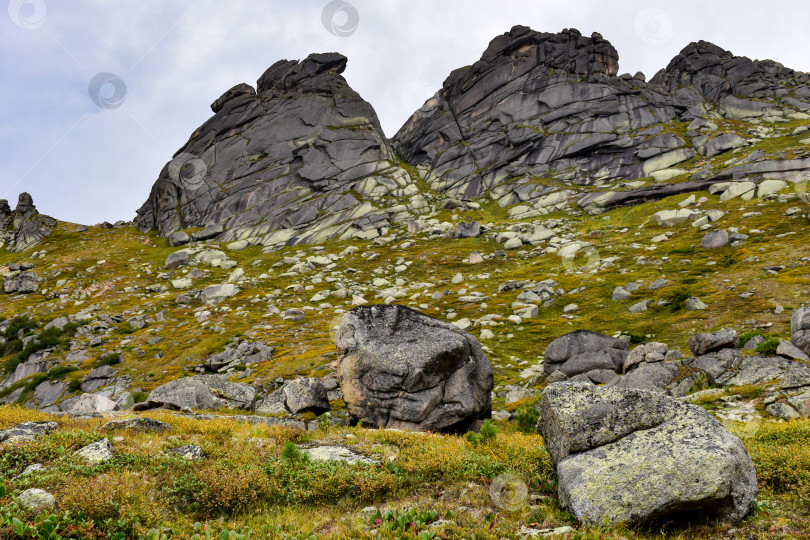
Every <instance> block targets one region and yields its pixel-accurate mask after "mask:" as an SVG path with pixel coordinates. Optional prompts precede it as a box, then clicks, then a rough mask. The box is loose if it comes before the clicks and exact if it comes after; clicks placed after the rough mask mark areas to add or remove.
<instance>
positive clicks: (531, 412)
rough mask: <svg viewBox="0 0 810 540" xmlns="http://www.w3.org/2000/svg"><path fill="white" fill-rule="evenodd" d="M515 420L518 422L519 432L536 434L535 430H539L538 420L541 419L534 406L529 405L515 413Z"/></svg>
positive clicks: (523, 406)
mask: <svg viewBox="0 0 810 540" xmlns="http://www.w3.org/2000/svg"><path fill="white" fill-rule="evenodd" d="M515 419H516V420H517V425H518V431H520V432H522V433H534V432H535V429H537V420H539V419H540V413H539V412H538V411H537V409H535V408H534V406H533V405H529V404H528V403H527V404H525V405H522V406H521V407H520V408H518V410H517V411H516V412H515Z"/></svg>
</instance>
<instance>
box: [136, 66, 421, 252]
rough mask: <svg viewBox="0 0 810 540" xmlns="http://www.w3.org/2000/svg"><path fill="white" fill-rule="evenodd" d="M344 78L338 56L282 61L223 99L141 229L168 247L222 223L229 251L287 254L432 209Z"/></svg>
mask: <svg viewBox="0 0 810 540" xmlns="http://www.w3.org/2000/svg"><path fill="white" fill-rule="evenodd" d="M345 67H346V58H345V57H344V56H341V55H339V54H337V53H328V54H313V55H310V56H309V57H307V58H306V59H305V60H303V61H301V62H297V61H293V60H281V61H279V62H276V63H275V64H273V65H272V66H271V67H270V68H269V69H268V70H267V71H266V72H265V73H264V74H263V75H262V76H261V78H259V81H258V85H257V91H254V90H253V88H252V87H250V86H248V85H246V84H240V85H237V86H235V87H233V88H232V89H230V90H228V91H227V92H225V94H223V95H222V97H220V98H219V99H217V100H216V101H215V102H214V103H213V104H212V106H211V108H212V110H213V111H214V112H215V115H214V116H213V117H212V118H211V119H209V120H208V121H207V122H206V123H205V124H203V125H202V126H201V127H200V128H199V129H197V131H195V132H194V134H193V135H192V136H191V139H190V140H189V141H188V143H186V145H185V146H184V147H183V148H181V149H180V151H179V152H178V153H177V154H176V155H175V159H174V160H173V161H172V162H170V163H168V164H167V165H166V166H165V167H164V168H163V170H162V171H161V173H160V177H159V178H158V181H157V182H156V183H155V185H154V186H153V188H152V192H151V194H150V196H149V199H148V200H147V201H146V203H144V205H143V206H142V207H141V208H140V210H138V215H137V218H136V220H135V224H136V226H137V227H139V228H140V229H142V230H148V229H152V228H157V229H158V230H159V231H160V232H161V234H162V235H163V236H167V235H168V234H170V233H172V232H174V231H176V230H178V229H181V228H186V227H197V226H206V225H211V224H222V225H224V228H225V233H224V234H223V235H220V239H223V240H229V239H237V238H239V239H251V240H252V243H254V244H255V243H260V242H262V241H263V240H264V241H265V242H264V243H265V244H266V245H269V244H273V243H276V244H277V243H281V244H283V243H290V244H292V243H297V242H305V241H310V242H317V241H319V240H320V239H325V238H331V237H339V236H343V237H350V236H352V235H353V234H357V233H360V232H362V231H369V230H371V229H378V228H382V227H385V226H388V225H389V224H390V221H391V220H405V219H409V218H411V217H412V215H413V214H412V212H417V213H418V211H419V210H420V209H421V208H423V207H425V206H426V203H425V201H424V199H423V198H422V196H421V195H419V194H418V190H417V189H416V186H415V185H412V182H411V178H410V177H409V176H408V174H407V173H406V172H405V171H404V170H403V169H402V168H400V167H399V166H398V165H397V160H396V158H395V156H394V155H393V153H392V151H391V149H390V147H389V145H388V143H387V142H386V140H385V137H384V135H383V133H382V129H381V128H380V124H379V120H378V119H377V116H376V114H375V112H374V109H373V108H372V107H371V105H369V104H368V103H367V102H365V101H364V100H363V99H362V98H361V97H360V96H359V95H358V94H357V93H356V92H354V91H353V90H352V89H351V88H350V87H349V85H348V84H347V83H346V81H345V79H344V78H343V77H342V76H341V75H340V74H341V73H342V72H343V70H344V69H345ZM394 197H396V200H394ZM387 199H388V200H387ZM280 229H284V231H283V232H281V233H278V234H277V235H275V236H272V238H268V236H270V235H269V233H272V232H274V231H279V230H280Z"/></svg>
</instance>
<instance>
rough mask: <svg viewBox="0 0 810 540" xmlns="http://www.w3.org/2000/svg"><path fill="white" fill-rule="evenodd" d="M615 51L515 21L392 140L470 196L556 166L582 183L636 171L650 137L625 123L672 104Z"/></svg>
mask: <svg viewBox="0 0 810 540" xmlns="http://www.w3.org/2000/svg"><path fill="white" fill-rule="evenodd" d="M618 59H619V56H618V53H617V52H616V49H614V48H613V46H612V45H611V44H610V43H609V42H607V41H605V40H604V39H603V38H602V37H601V36H600V35H599V34H596V33H595V34H593V35H592V36H591V37H584V36H582V35H581V34H580V33H579V32H578V31H576V30H564V31H563V32H561V33H559V34H548V33H540V32H535V31H533V30H531V29H529V28H526V27H524V26H516V27H514V28H512V30H510V31H509V32H508V33H507V34H504V35H502V36H499V37H497V38H495V39H494V40H492V42H490V44H489V47H488V48H487V50H486V51H485V52H484V54H483V55H482V57H481V59H480V60H479V61H478V62H476V63H475V64H473V65H472V66H469V67H466V68H461V69H457V70H456V71H454V72H453V73H451V74H450V76H449V77H448V78H447V80H445V82H444V85H443V86H442V89H441V90H439V92H437V94H436V95H435V96H434V97H433V98H431V99H430V100H428V101H427V102H426V103H425V105H424V106H423V107H422V108H421V109H420V110H418V111H417V112H416V113H414V115H413V116H412V117H411V118H410V120H408V122H407V123H406V124H405V125H404V126H403V127H402V129H400V131H399V132H398V133H397V134H396V135H395V136H394V138H393V143H394V148H395V149H396V150H397V152H398V153H399V154H400V155H401V156H402V157H403V158H404V159H405V160H406V161H407V162H408V163H410V164H412V165H421V166H423V167H424V168H425V170H426V171H427V174H428V181H429V182H430V184H431V186H432V187H434V188H435V189H437V190H439V191H442V192H447V193H448V194H450V195H452V196H458V197H461V198H467V199H470V198H474V197H477V196H479V195H481V194H482V193H484V192H486V191H488V190H492V189H493V188H497V186H499V185H501V184H503V183H504V182H506V181H508V180H511V179H515V178H520V177H522V176H540V175H544V174H547V173H549V172H551V171H557V172H562V171H566V170H571V171H576V177H577V178H576V182H577V183H583V184H587V183H590V182H592V181H593V179H595V178H599V179H604V178H610V177H618V176H623V177H628V178H636V177H638V176H641V173H642V167H641V162H642V159H640V158H639V157H638V156H637V155H635V152H636V150H638V145H640V144H641V143H642V142H643V141H644V140H645V139H646V137H640V136H637V137H635V138H634V137H631V136H630V135H629V132H630V131H631V130H640V129H643V128H645V127H648V126H651V125H653V124H656V123H659V122H666V121H669V120H671V119H672V118H673V117H674V110H673V108H672V107H671V106H669V104H668V103H667V102H666V96H664V95H663V94H661V93H659V92H655V91H652V90H651V89H649V88H648V87H647V84H646V83H645V82H644V80H643V78H641V77H636V78H634V77H629V76H627V77H624V78H619V77H616V73H617V70H618ZM667 139H669V137H667ZM659 142H661V143H662V147H663V148H667V147H669V146H672V147H676V146H680V145H681V144H682V141H678V140H677V139H673V140H671V141H670V140H666V141H664V140H662V141H659ZM532 187H534V186H532ZM543 190H544V187H543V186H537V187H536V188H535V191H534V192H526V193H522V194H520V195H519V196H518V195H516V196H515V197H514V198H513V200H512V198H510V200H512V202H517V200H518V197H519V198H520V199H521V200H526V199H528V198H532V197H533V196H536V195H540V194H542V192H543ZM530 191H531V190H530ZM506 192H507V191H506V190H503V189H501V190H498V189H495V191H494V193H495V194H496V195H498V196H502V195H504V194H505V193H506Z"/></svg>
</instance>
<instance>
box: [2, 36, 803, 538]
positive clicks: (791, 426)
mask: <svg viewBox="0 0 810 540" xmlns="http://www.w3.org/2000/svg"><path fill="white" fill-rule="evenodd" d="M346 62H347V59H346V58H345V57H343V56H341V55H339V54H337V53H327V54H313V55H310V56H309V57H307V58H306V59H304V60H302V61H300V62H298V61H287V60H282V61H279V62H277V63H275V64H273V65H272V66H271V67H270V68H269V69H268V70H267V71H266V72H265V73H264V74H263V75H262V76H261V77H260V78H259V80H258V83H257V85H256V87H255V89H254V88H253V87H251V86H249V85H247V84H239V85H237V86H235V87H233V88H232V89H230V90H228V91H227V92H225V94H223V95H222V97H220V98H219V99H218V100H216V101H215V102H214V103H213V104H212V106H211V108H212V110H213V112H214V116H213V117H212V118H211V119H210V120H208V121H207V122H206V123H205V124H204V125H203V126H201V127H200V128H199V129H198V130H196V131H195V133H194V134H192V136H191V138H190V139H189V142H188V143H187V144H186V145H185V146H184V147H183V148H181V149H180V150H179V151H178V153H177V154H176V155H175V156H173V157H172V159H171V161H170V162H169V163H167V164H166V166H165V167H164V169H163V170H162V171H161V172H160V175H159V177H158V180H157V182H155V184H154V186H153V187H152V190H151V193H150V194H149V198H148V200H147V201H146V202H145V203H144V205H143V206H142V207H141V208H140V210H139V211H138V214H137V217H136V218H135V220H134V222H125V221H120V222H117V223H115V224H109V223H102V224H99V225H95V226H83V225H77V224H71V223H65V222H60V221H57V220H55V219H53V218H50V217H47V216H43V215H41V214H39V213H38V212H37V210H36V208H35V206H34V203H33V201H32V199H31V197H30V196H29V195H28V194H26V193H23V194H22V195H20V196H19V203H18V204H17V207H16V209H15V210H13V211H12V210H11V208H10V206H9V205H8V204H7V202H6V201H0V227H1V228H2V230H3V235H4V236H3V241H4V245H3V249H2V250H0V272H2V287H3V295H2V298H0V315H1V317H0V336H2V337H1V338H0V348H1V350H0V353H2V364H1V365H0V404H2V405H3V406H0V429H2V431H0V444H3V447H2V449H0V475H2V477H3V478H4V479H6V480H7V482H8V484H7V485H5V487H3V488H2V490H1V491H0V504H2V508H3V510H2V511H0V527H3V528H2V529H0V531H3V532H2V533H0V536H2V535H3V534H6V533H8V534H12V532H11V531H13V534H17V535H18V536H23V532H19V531H22V530H23V529H19V531H18V530H17V529H15V527H20V526H25V523H27V522H28V521H30V523H31V525H30V526H32V527H34V528H41V527H45V529H47V528H48V527H49V526H48V525H45V522H47V523H50V524H51V525H50V526H52V527H54V528H55V529H58V530H59V531H60V532H59V534H60V535H62V536H63V537H91V533H92V534H93V535H95V537H111V538H124V537H138V536H143V537H149V538H162V537H166V538H173V537H188V538H191V537H193V535H194V534H199V535H200V536H199V537H206V536H205V534H214V535H217V534H220V533H223V534H225V535H226V536H228V535H229V534H231V535H232V536H231V537H248V536H251V535H252V537H257V538H259V537H279V538H293V537H296V538H299V537H311V536H313V535H314V537H317V538H320V537H328V538H345V537H368V538H371V537H383V538H389V537H391V538H394V537H402V538H408V537H418V538H469V537H480V538H490V537H491V538H526V537H543V536H550V537H559V538H563V537H566V536H565V535H569V537H571V538H574V537H576V538H604V537H609V538H627V537H631V536H637V537H644V538H659V537H662V536H674V537H683V538H743V537H744V538H807V537H808V536H807V532H806V531H807V530H810V508H808V507H807V500H810V450H808V448H810V419H808V417H810V358H809V357H808V355H810V307H804V301H805V298H807V297H808V295H809V294H810V293H809V292H808V290H810V278H808V264H810V248H808V247H807V243H806V241H805V236H804V235H805V233H806V230H807V228H808V226H809V225H810V224H808V215H809V214H810V206H808V202H810V201H808V198H807V196H806V190H807V189H806V188H807V182H808V181H810V77H808V75H807V74H804V73H798V72H794V71H792V70H790V69H788V68H785V67H783V66H781V65H780V64H778V63H776V62H774V61H770V60H766V61H752V60H749V59H747V58H743V57H735V56H734V55H733V54H731V53H730V52H728V51H724V50H722V49H721V48H719V47H717V46H715V45H712V44H710V43H706V42H698V43H692V44H690V45H688V46H687V47H685V48H684V49H683V51H681V53H680V54H678V56H676V57H675V58H674V59H673V60H672V61H671V62H670V63H669V65H668V66H667V67H666V68H664V69H662V70H661V71H659V72H658V73H657V74H655V76H653V77H652V78H651V79H650V80H649V81H647V80H646V77H645V76H644V75H643V74H640V73H639V74H636V75H629V74H625V75H617V74H618V73H619V55H618V53H617V51H616V50H615V49H614V48H613V46H612V45H611V44H610V43H609V42H608V41H606V40H605V39H604V38H603V37H602V36H600V35H598V34H594V35H592V36H591V37H584V36H582V35H581V34H580V33H579V32H577V31H576V30H573V29H571V30H564V31H563V32H561V33H559V34H547V33H539V32H535V31H533V30H531V29H529V28H525V27H515V28H513V29H512V30H510V31H509V32H508V33H506V34H504V35H502V36H499V37H497V38H495V39H494V40H493V41H492V42H491V43H490V45H489V47H488V48H487V49H486V51H484V53H483V55H482V57H481V59H480V60H479V61H478V62H476V63H475V64H473V65H472V66H468V67H463V68H460V69H457V70H455V71H453V72H452V73H451V74H450V75H449V76H448V78H447V79H446V80H445V82H444V84H443V86H442V88H441V89H440V90H439V91H438V92H437V93H436V94H435V95H434V96H433V97H432V98H431V99H429V100H428V101H427V102H426V103H425V105H424V106H423V107H422V108H421V109H419V110H418V111H416V112H415V113H414V114H413V116H412V117H411V118H410V119H409V120H408V122H406V124H405V125H404V126H403V127H402V128H401V129H400V130H399V132H398V133H396V134H395V135H394V137H393V138H391V139H387V138H386V137H385V135H384V134H383V132H382V130H381V128H380V125H379V121H378V120H377V117H376V115H375V113H374V110H373V108H372V106H371V105H370V104H369V103H367V102H365V101H364V100H363V99H362V98H361V97H360V96H359V95H358V94H357V93H356V92H354V91H353V90H352V89H351V88H350V87H349V86H348V84H347V83H346V81H345V79H343V77H342V76H341V72H342V71H343V70H344V69H345V66H346ZM135 492H137V493H139V495H137V496H135V495H133V493H135ZM95 493H99V494H100V495H99V497H100V498H101V499H100V500H97V498H95V497H94V496H93V494H95ZM103 501H113V502H114V505H113V506H109V505H105V504H106V503H104V504H103ZM156 501H157V502H156ZM287 505H292V507H293V508H294V509H293V510H290V509H288V508H287ZM42 509H46V510H47V511H46V512H45V513H42V512H40V510H42ZM257 509H260V510H257ZM48 512H51V513H50V514H49V513H48ZM63 512H68V514H64V513H63ZM77 512H81V513H82V514H81V515H82V516H84V518H77V517H75V516H76V513H77ZM36 514H39V517H35V515H36ZM48 516H50V517H48ZM218 518H220V519H218ZM14 519H17V520H18V521H20V525H19V526H18V525H17V524H16V523H15V522H14ZM71 527H73V528H72V529H71ZM203 527H205V528H204V529H203ZM150 531H151V532H150ZM26 534H27V533H26ZM37 534H40V535H41V537H43V538H49V536H46V535H45V533H37ZM116 534H118V535H119V536H115V535H116ZM150 534H151V535H152V536H149V535H150ZM71 535H72V536H71ZM83 535H84V536H83ZM120 535H123V536H120ZM239 535H243V536H239ZM409 535H410V536H409ZM29 536H33V537H36V536H35V535H33V534H31V535H29ZM53 537H54V538H56V536H53ZM220 537H223V538H224V536H220Z"/></svg>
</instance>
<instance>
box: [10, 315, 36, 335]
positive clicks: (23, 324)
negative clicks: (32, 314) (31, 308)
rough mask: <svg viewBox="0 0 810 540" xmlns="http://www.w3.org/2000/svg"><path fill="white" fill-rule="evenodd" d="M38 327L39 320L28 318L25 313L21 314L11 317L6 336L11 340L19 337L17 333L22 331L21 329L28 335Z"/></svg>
mask: <svg viewBox="0 0 810 540" xmlns="http://www.w3.org/2000/svg"><path fill="white" fill-rule="evenodd" d="M36 327H37V322H36V321H35V320H34V319H31V318H28V317H26V316H25V315H20V316H18V317H14V318H13V319H11V323H9V325H8V328H6V332H5V334H4V337H5V338H6V339H7V340H9V341H11V340H14V339H17V334H19V333H20V330H22V331H23V335H28V334H29V333H31V331H32V330H34V329H35V328H36Z"/></svg>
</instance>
